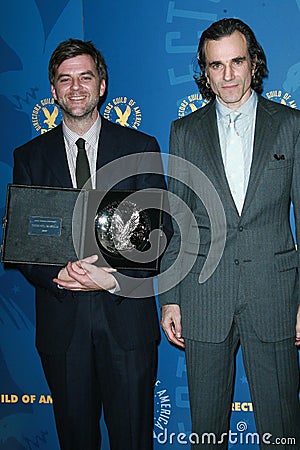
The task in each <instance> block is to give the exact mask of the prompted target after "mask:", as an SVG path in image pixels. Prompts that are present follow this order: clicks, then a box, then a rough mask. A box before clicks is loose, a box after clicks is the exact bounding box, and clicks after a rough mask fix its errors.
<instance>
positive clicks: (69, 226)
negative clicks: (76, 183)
mask: <svg viewBox="0 0 300 450" xmlns="http://www.w3.org/2000/svg"><path fill="white" fill-rule="evenodd" d="M162 207H163V193H162V191H160V190H155V189H145V190H141V191H117V190H115V191H114V190H111V191H108V192H102V191H98V190H87V191H84V190H78V189H63V188H48V187H40V186H20V185H14V184H10V185H8V189H7V201H6V213H5V217H4V218H3V242H2V262H6V263H19V264H42V265H44V264H46V265H65V264H66V263H67V262H68V261H76V260H78V259H82V258H84V257H87V256H90V255H93V254H97V255H98V256H99V260H98V263H97V264H98V265H100V266H111V267H114V268H116V269H127V268H130V269H141V268H144V269H147V270H157V269H158V259H159V256H160V254H161V253H162V246H163V245H164V242H163V239H162V237H163V233H162Z"/></svg>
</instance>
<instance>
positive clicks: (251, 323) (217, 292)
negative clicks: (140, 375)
mask: <svg viewBox="0 0 300 450" xmlns="http://www.w3.org/2000/svg"><path fill="white" fill-rule="evenodd" d="M197 57H198V63H199V66H200V76H199V78H197V79H196V82H197V84H198V87H199V89H200V92H201V93H202V94H203V95H204V96H205V97H206V98H207V99H208V100H210V102H209V103H208V105H206V106H205V107H204V108H202V109H200V110H198V111H196V112H194V113H192V114H190V115H189V116H187V117H185V118H182V119H180V120H177V121H175V122H174V123H173V124H172V128H171V138H170V153H171V154H172V155H175V156H179V157H182V158H184V159H185V160H187V161H189V162H190V163H192V164H194V165H195V166H197V167H198V168H199V169H200V170H201V171H202V173H204V174H205V175H206V176H207V177H208V178H209V180H210V181H211V182H212V184H213V186H214V189H215V190H216V192H217V194H218V196H219V198H220V200H221V205H223V208H224V213H225V218H226V240H225V246H224V251H223V253H222V256H221V259H220V262H219V264H218V265H217V267H216V269H215V271H214V272H213V273H212V275H211V276H210V277H209V278H208V279H207V280H206V281H205V282H204V283H199V281H198V280H199V274H200V273H201V270H202V268H203V265H204V262H205V261H206V259H207V256H208V252H209V250H210V249H211V248H216V247H218V245H221V244H219V243H218V239H219V238H220V234H218V233H217V234H214V233H212V227H213V224H212V223H211V221H210V217H209V214H208V211H207V209H206V207H205V205H204V204H203V202H202V201H201V200H200V198H198V197H197V196H195V195H193V194H192V192H191V191H190V190H189V189H187V188H186V187H185V186H184V185H183V184H182V183H178V181H177V180H176V176H177V175H178V176H179V175H180V174H179V173H177V175H176V170H178V167H176V164H174V163H172V160H171V173H170V179H169V189H170V191H171V192H173V193H175V194H177V195H178V196H179V197H181V198H182V199H183V200H184V202H185V203H186V204H187V205H188V206H189V207H190V209H191V211H192V212H193V215H194V217H195V219H196V221H197V226H198V228H199V233H200V246H199V251H197V252H196V251H195V252H194V253H197V254H196V255H195V258H196V259H195V264H194V265H193V267H192V269H191V270H190V272H189V273H188V275H187V276H186V277H185V278H184V279H183V281H181V282H180V283H178V284H177V285H176V286H175V287H174V288H173V289H171V290H169V291H166V292H165V293H163V294H161V295H160V304H161V307H162V318H161V324H162V327H163V329H164V331H165V333H166V336H167V338H168V339H169V340H170V341H171V342H172V343H174V344H176V345H178V346H179V347H182V348H185V352H186V360H187V372H188V383H189V395H190V405H191V415H192V424H193V431H194V432H195V433H196V434H197V435H198V437H199V439H198V441H197V438H196V436H195V435H194V438H193V440H194V442H195V447H197V448H198V447H199V448H215V449H223V448H226V447H227V443H228V442H226V441H228V434H229V418H230V409H231V399H232V392H233V384H234V362H235V354H236V351H237V348H238V345H239V344H240V345H241V348H242V354H243V360H244V366H245V371H246V374H247V378H248V382H249V387H250V393H251V398H252V401H253V406H254V415H255V421H256V427H257V431H258V433H259V437H260V448H261V449H264V448H269V445H270V444H274V445H275V448H285V449H287V448H293V449H296V448H297V449H299V448H300V406H299V397H298V388H299V366H298V361H297V353H298V352H297V346H299V345H300V307H299V301H300V295H299V275H298V271H299V252H297V251H296V248H295V243H294V239H293V235H292V231H291V227H290V220H289V215H290V214H289V213H290V205H291V202H292V203H293V206H294V213H295V225H296V234H297V233H298V234H297V236H298V241H299V229H300V216H299V209H300V112H299V111H297V110H293V109H290V108H288V107H286V106H283V105H280V104H277V103H274V102H271V101H268V100H266V99H265V98H263V97H261V96H260V94H261V93H262V90H263V88H262V81H263V78H265V77H266V76H267V65H266V58H265V54H264V51H263V49H262V48H261V46H260V45H259V43H258V42H257V40H256V38H255V36H254V33H253V31H252V30H251V29H250V28H249V27H248V26H247V25H246V24H245V23H243V22H242V21H240V20H238V19H222V20H220V21H218V22H216V23H213V24H212V25H211V26H210V27H209V28H208V29H207V30H206V31H204V32H203V34H202V36H201V38H200V42H199V47H198V54H197ZM179 170H180V168H179ZM181 172H182V170H181ZM178 176H177V178H178ZM194 181H195V180H193V179H192V175H191V174H190V180H189V185H190V186H192V185H193V183H194ZM178 205H180V203H179V202H176V205H175V209H174V210H172V214H174V215H175V218H176V215H177V217H179V216H180V214H181V211H180V209H179V207H178ZM194 228H195V226H194ZM223 231H224V230H223ZM190 232H192V229H191V230H190ZM186 235H187V242H183V243H182V244H183V248H184V249H185V251H186V254H187V253H193V242H189V239H190V240H191V238H190V236H191V234H190V233H189V232H186ZM179 241H180V237H179V236H178V231H176V227H175V233H174V235H173V238H172V239H171V243H170V245H169V247H168V249H167V251H166V253H165V256H164V258H163V266H164V268H166V267H170V266H171V265H172V264H173V263H174V261H175V259H176V255H177V250H178V249H177V244H178V242H179ZM183 255H184V256H183V262H184V258H185V256H186V255H185V254H184V253H183ZM180 266H181V267H182V266H184V263H183V264H181V265H180ZM177 276H178V279H181V278H182V274H181V273H180V272H178V274H177ZM204 433H206V435H204ZM207 433H211V435H210V436H209V437H208V435H207ZM205 436H206V439H205ZM288 437H289V438H293V439H294V440H295V441H294V440H293V441H290V442H293V445H291V446H290V447H289V446H288V445H287V446H285V445H283V442H284V439H282V438H288ZM203 439H204V440H203ZM286 442H287V441H286ZM295 442H296V444H295Z"/></svg>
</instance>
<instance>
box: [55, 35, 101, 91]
mask: <svg viewBox="0 0 300 450" xmlns="http://www.w3.org/2000/svg"><path fill="white" fill-rule="evenodd" d="M79 55H90V56H91V57H92V58H93V60H94V62H95V65H96V68H97V72H98V74H99V77H100V80H105V81H106V80H107V67H106V63H105V60H104V58H103V56H102V54H101V53H100V52H99V50H97V49H96V47H95V46H94V44H93V43H92V41H82V40H80V39H72V38H70V39H68V40H66V41H63V42H61V43H60V44H59V45H58V46H57V47H56V49H55V50H54V52H53V53H52V55H51V58H50V61H49V66H48V76H49V81H50V83H51V84H52V85H53V84H54V80H55V74H56V71H57V69H58V67H59V66H60V65H61V63H62V62H63V61H65V60H66V59H70V58H74V57H75V56H79Z"/></svg>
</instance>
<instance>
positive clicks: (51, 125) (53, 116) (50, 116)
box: [42, 106, 58, 130]
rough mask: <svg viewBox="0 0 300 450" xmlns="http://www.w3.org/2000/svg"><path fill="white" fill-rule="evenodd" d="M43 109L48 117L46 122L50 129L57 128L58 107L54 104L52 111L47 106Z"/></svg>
mask: <svg viewBox="0 0 300 450" xmlns="http://www.w3.org/2000/svg"><path fill="white" fill-rule="evenodd" d="M42 110H43V113H44V114H45V117H46V119H45V120H44V123H45V124H46V125H48V129H49V130H51V128H55V127H56V123H55V120H56V118H57V116H58V107H57V106H54V109H53V111H52V113H50V111H49V110H48V109H47V108H45V107H43V108H42Z"/></svg>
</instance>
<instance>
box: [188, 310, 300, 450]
mask: <svg viewBox="0 0 300 450" xmlns="http://www.w3.org/2000/svg"><path fill="white" fill-rule="evenodd" d="M239 344H240V345H241V349H242V355H243V362H244V367H245V372H246V375H247V379H248V383H249V389H250V394H251V399H252V402H253V410H254V417H255V423H256V428H257V433H258V434H259V440H260V448H261V449H267V448H268V449H270V448H271V447H272V448H278V449H279V448H280V449H293V450H296V449H300V403H299V397H298V388H299V366H298V360H297V349H296V347H295V345H294V338H291V339H285V340H283V341H279V342H262V341H261V340H259V339H258V337H257V335H256V333H255V331H254V329H253V327H252V325H251V323H249V318H248V314H247V308H245V309H244V310H242V311H241V312H240V313H239V314H236V315H235V317H234V322H233V325H232V328H231V330H230V333H229V335H228V336H227V338H226V339H225V341H224V342H221V343H205V342H197V341H192V340H189V339H185V347H186V360H187V373H188V384H189V396H190V405H191V416H192V426H193V432H194V433H196V435H197V436H198V437H199V444H198V443H195V445H194V446H192V447H193V448H203V449H205V448H208V449H219V450H220V449H226V448H227V445H228V442H227V440H228V433H229V422H230V411H231V402H232V394H233V386H234V374H235V356H236V351H237V348H238V345H239ZM234 431H237V430H234ZM209 433H212V434H210V435H209ZM270 435H271V436H270ZM263 436H264V439H265V440H266V441H267V442H266V443H264V442H263V440H264V439H263ZM287 438H292V439H295V440H296V444H294V440H290V441H289V442H290V445H289V444H288V439H287ZM194 439H195V438H193V441H194ZM195 442H196V441H195ZM268 442H269V443H268ZM270 445H271V447H270ZM232 448H234V445H233V447H232Z"/></svg>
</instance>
